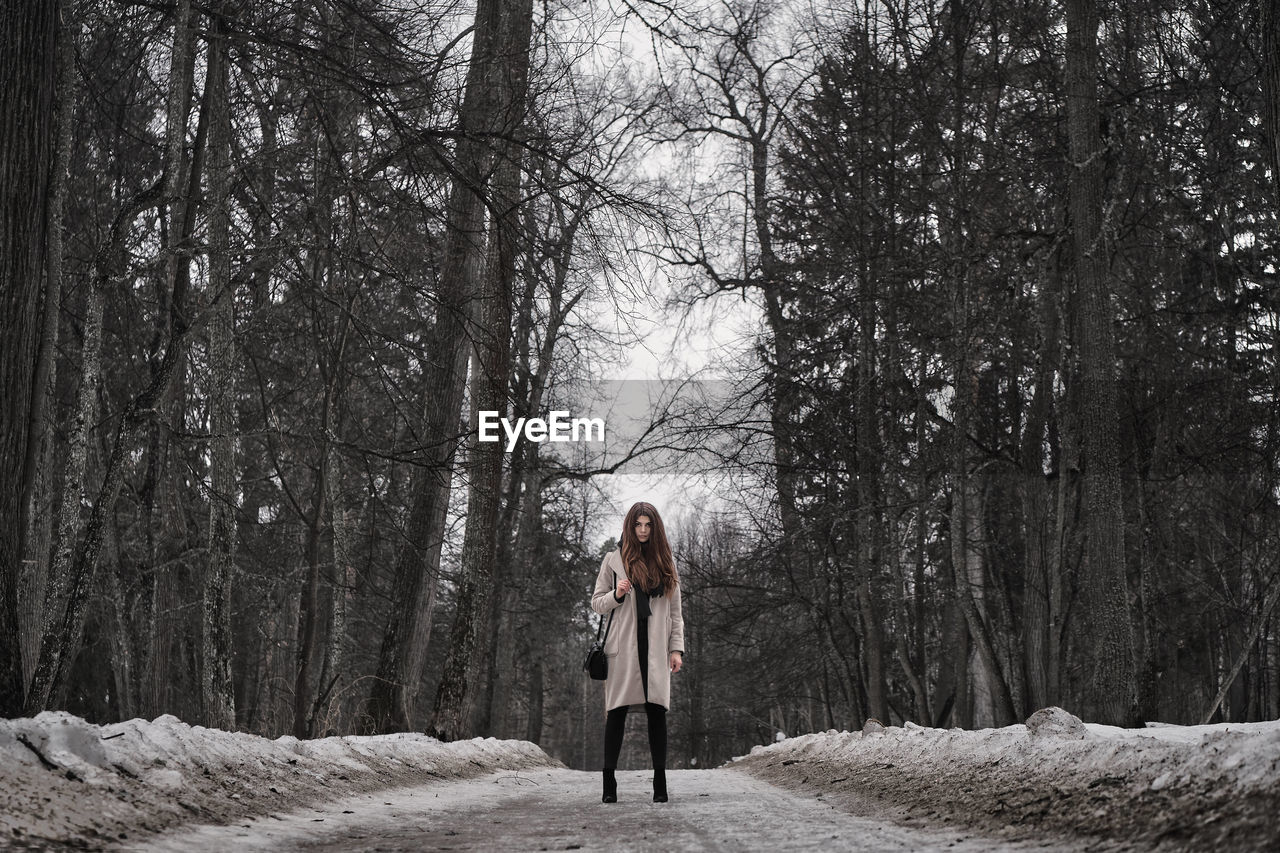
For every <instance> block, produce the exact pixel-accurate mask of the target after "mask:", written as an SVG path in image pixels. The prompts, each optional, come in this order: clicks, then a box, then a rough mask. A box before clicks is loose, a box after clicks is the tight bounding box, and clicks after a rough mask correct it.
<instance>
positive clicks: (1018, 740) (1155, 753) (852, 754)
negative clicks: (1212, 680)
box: [732, 708, 1280, 849]
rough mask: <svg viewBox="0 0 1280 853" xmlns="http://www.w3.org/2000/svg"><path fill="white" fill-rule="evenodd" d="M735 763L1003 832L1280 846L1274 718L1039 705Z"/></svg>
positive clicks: (904, 812) (1279, 731) (890, 810)
mask: <svg viewBox="0 0 1280 853" xmlns="http://www.w3.org/2000/svg"><path fill="white" fill-rule="evenodd" d="M872 728H874V727H872ZM732 766H734V767H735V768H741V769H743V770H746V771H748V772H751V773H754V774H756V775H759V776H762V777H764V778H766V779H768V780H769V781H772V782H774V783H775V784H781V785H784V786H786V787H789V788H792V789H796V790H805V791H808V792H810V793H812V794H815V795H817V796H822V797H829V798H832V800H833V801H836V800H838V801H840V803H841V805H843V806H844V807H848V808H854V809H855V810H856V809H863V810H875V811H879V812H880V813H885V814H888V816H891V817H895V818H896V819H899V820H901V821H903V822H906V823H912V822H918V821H920V820H927V821H932V822H935V823H936V822H939V821H941V822H954V823H956V824H964V825H966V826H971V827H973V828H978V829H982V830H984V831H987V832H996V833H999V834H1001V835H1003V836H1006V837H1009V838H1010V839H1013V838H1028V837H1038V836H1040V835H1042V834H1043V833H1044V832H1046V831H1048V832H1051V833H1060V834H1063V835H1072V836H1079V835H1082V834H1083V835H1089V836H1096V837H1098V838H1106V839H1109V840H1127V841H1142V842H1146V843H1156V844H1159V845H1169V846H1174V847H1182V846H1196V847H1203V846H1229V847H1231V848H1233V849H1252V848H1257V849H1268V848H1269V849H1280V721H1275V722H1268V723H1246V724H1223V725H1212V726H1172V725H1161V724H1151V725H1149V726H1148V727H1147V728H1145V729H1119V728H1115V727H1112V726H1101V725H1095V724H1087V723H1082V722H1081V721H1080V720H1079V719H1077V718H1076V717H1074V716H1072V715H1071V714H1069V713H1067V712H1066V711H1063V710H1062V709H1060V708H1046V709H1044V710H1042V711H1037V712H1036V713H1035V714H1033V715H1032V717H1031V718H1030V719H1029V720H1028V721H1027V724H1026V725H1016V726H1008V727H1006V728H1001V729H984V730H980V731H963V730H960V729H950V730H944V729H931V728H924V727H921V726H917V725H914V724H912V723H907V724H905V725H904V726H902V727H898V726H889V727H887V728H884V729H882V730H881V731H878V732H874V731H870V730H869V731H867V732H866V733H864V732H854V733H850V732H836V731H834V730H833V731H829V732H826V733H825V734H811V735H803V736H800V737H794V738H789V739H787V740H785V741H782V742H781V743H776V744H771V745H769V746H758V747H756V748H755V749H753V750H752V752H751V754H750V755H748V756H744V757H741V758H736V759H734V764H733V765H732Z"/></svg>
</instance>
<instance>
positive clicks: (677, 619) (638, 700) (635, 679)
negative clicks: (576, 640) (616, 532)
mask: <svg viewBox="0 0 1280 853" xmlns="http://www.w3.org/2000/svg"><path fill="white" fill-rule="evenodd" d="M621 546H622V547H621V548H620V549H619V550H617V551H611V552H610V553H609V555H608V556H607V557H605V558H604V562H602V563H601V564H600V573H599V574H598V575H597V576H596V588H595V592H594V593H593V594H592V596H591V609H592V610H594V611H595V612H597V613H599V614H600V615H601V616H604V617H605V618H608V614H610V613H612V614H613V617H612V619H613V621H612V623H611V624H610V626H609V629H608V630H609V636H608V638H607V639H606V640H605V643H604V653H605V657H606V658H607V659H608V661H609V675H608V677H607V678H606V679H605V682H604V706H605V710H606V711H607V712H608V715H607V716H606V718H605V724H604V797H603V798H602V802H606V803H616V802H617V801H618V783H617V780H616V779H615V778H614V771H615V770H617V767H618V755H619V753H621V752H622V732H623V729H624V728H625V726H626V722H627V711H628V709H630V708H637V709H638V708H643V709H644V712H645V716H646V717H647V718H648V723H649V755H650V756H651V757H652V759H653V801H654V802H655V803H665V802H666V801H667V709H668V708H669V707H670V706H671V673H673V672H679V671H680V667H681V666H682V665H683V662H684V616H683V615H682V614H681V612H680V581H679V579H678V578H677V577H676V564H675V561H674V560H673V559H672V558H671V545H670V544H669V543H668V542H667V532H666V530H665V528H663V526H662V517H661V516H659V515H658V511H657V510H656V509H654V508H653V504H648V503H644V502H641V503H637V504H635V505H633V506H632V507H631V509H629V510H628V511H627V517H626V519H625V520H624V521H623V523H622V540H621Z"/></svg>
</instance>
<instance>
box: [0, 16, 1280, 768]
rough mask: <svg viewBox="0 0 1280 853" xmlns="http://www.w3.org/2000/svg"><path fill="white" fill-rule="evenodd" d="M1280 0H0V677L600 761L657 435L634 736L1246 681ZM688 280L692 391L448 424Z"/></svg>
mask: <svg viewBox="0 0 1280 853" xmlns="http://www.w3.org/2000/svg"><path fill="white" fill-rule="evenodd" d="M1278 9H1280V0H1131V2H1119V0H866V2H862V3H852V4H846V3H834V2H833V3H823V2H817V3H797V2H790V0H690V2H679V3H676V2H669V0H587V2H572V3H571V2H566V0H544V2H541V3H534V2H533V0H476V2H474V3H463V2H458V1H457V0H261V2H253V3H250V2H243V0H203V2H192V0H14V2H10V3H6V4H5V5H4V8H3V11H0V32H2V33H3V35H0V55H2V57H3V58H2V59H0V114H2V115H3V116H4V121H5V124H6V127H5V129H4V133H3V136H2V137H0V188H2V189H0V192H2V194H3V204H2V205H0V298H2V299H3V305H2V306H0V324H2V325H3V336H2V338H0V394H2V395H3V402H2V403H0V413H2V414H0V418H2V420H0V482H3V483H4V484H5V488H4V489H3V490H2V494H0V716H5V717H21V716H31V715H34V714H36V713H38V712H40V711H42V710H46V709H65V710H69V711H72V712H74V713H76V714H78V715H81V716H83V717H85V718H86V719H88V720H91V721H95V722H105V721H115V720H126V719H130V718H133V717H146V718H148V719H150V718H154V717H156V716H159V715H162V714H173V715H175V716H177V717H179V718H181V719H183V720H185V721H187V722H190V723H199V724H201V725H205V726H209V727H216V728H222V729H228V730H238V731H245V732H252V733H256V734H262V735H267V736H271V737H276V736H280V735H293V736H296V737H298V738H312V737H319V736H325V735H333V734H339V735H345V734H375V733H387V732H396V731H421V732H426V733H428V734H432V735H434V736H437V737H440V738H441V739H446V740H453V739H458V738H469V737H473V736H495V737H502V738H522V739H528V740H530V741H533V742H535V743H538V744H540V745H542V746H543V747H544V748H545V749H546V750H547V751H548V752H549V753H550V754H552V755H553V756H555V757H556V758H558V759H560V760H561V761H564V762H565V763H566V764H568V765H570V766H573V767H578V768H594V767H596V766H597V762H598V760H599V748H600V747H599V744H600V741H601V732H602V731H603V706H602V703H601V697H600V691H599V685H598V683H596V682H592V681H590V680H589V679H588V678H587V677H586V674H585V673H583V672H582V659H583V656H584V655H585V653H586V650H587V647H588V646H589V644H590V642H591V639H592V637H593V636H594V635H595V633H596V627H597V623H596V621H595V618H594V614H592V613H591V611H590V608H589V595H590V590H591V587H592V584H593V583H594V579H595V575H596V571H597V569H598V568H599V565H600V560H601V557H602V556H603V555H604V554H605V553H606V552H607V551H609V550H611V549H612V548H613V547H614V537H613V536H612V535H604V536H601V535H600V533H599V531H601V530H606V531H612V530H614V529H615V528H616V527H617V526H618V524H619V523H620V521H621V517H622V513H623V512H624V511H625V509H626V507H625V506H623V507H621V508H619V507H617V506H614V505H612V504H611V501H610V497H609V494H610V491H609V490H610V486H609V483H610V482H611V478H614V477H616V476H618V475H628V474H655V475H667V476H677V477H683V478H686V480H677V482H693V481H694V480H696V481H697V482H700V483H703V484H709V486H708V488H710V489H712V490H713V492H714V494H715V496H716V500H715V501H712V502H704V503H702V504H699V505H697V506H695V507H691V508H686V509H685V510H684V511H682V512H679V513H675V512H673V513H672V515H671V516H669V517H667V518H666V519H665V520H666V523H667V527H668V530H669V532H670V534H671V536H672V545H673V548H674V550H675V554H676V560H677V565H678V568H679V571H680V580H681V584H682V587H683V600H684V618H685V626H686V627H685V636H686V639H687V644H688V648H687V649H686V650H685V659H686V666H685V669H684V671H683V672H681V673H680V674H679V675H678V676H676V677H675V679H674V682H675V686H674V690H673V705H672V708H671V732H672V734H671V766H673V767H708V766H714V765H715V764H718V763H720V762H723V761H725V760H726V759H728V758H730V757H731V756H734V755H740V754H743V753H745V752H748V751H749V750H750V749H751V747H752V746H754V745H756V744H759V743H765V742H768V741H771V740H773V739H774V737H775V735H776V734H777V733H778V732H784V733H786V734H788V735H794V734H800V733H804V732H812V731H823V730H827V729H833V728H834V729H854V728H858V727H861V726H862V725H863V723H864V722H865V721H866V720H868V719H870V718H875V719H878V720H880V721H882V722H884V723H886V724H898V725H900V724H902V723H903V722H907V721H911V722H914V723H917V724H919V725H930V726H940V727H963V728H986V727H993V726H1003V725H1008V724H1011V723H1016V722H1021V721H1022V720H1024V719H1025V718H1026V717H1027V716H1028V715H1030V714H1031V713H1032V712H1034V711H1035V710H1037V709H1038V708H1041V707H1045V706H1048V705H1058V706H1061V707H1063V708H1066V709H1067V710H1069V711H1071V712H1072V713H1074V714H1077V715H1079V716H1081V717H1082V718H1084V719H1086V720H1089V721H1096V722H1103V723H1110V724H1114V725H1121V726H1135V725H1140V724H1142V723H1143V722H1144V721H1164V722H1170V723H1200V722H1210V721H1249V720H1263V719H1273V718H1276V717H1280V613H1278V612H1277V610H1276V603H1277V600H1278V599H1280V370H1278V369H1277V364H1276V359H1277V352H1278V349H1277V348H1278V346H1280V287H1278V285H1277V253H1278V252H1280V232H1278V230H1277V216H1278V214H1280V179H1278V176H1280V11H1278ZM724 306H730V308H731V310H732V311H733V312H734V314H733V316H736V317H739V318H740V319H741V329H742V330H741V336H740V337H741V340H740V341H739V344H740V345H738V346H736V347H732V348H724V349H723V351H722V352H719V353H718V354H716V355H715V357H714V358H713V363H712V364H710V365H709V366H708V367H707V370H708V371H709V372H708V373H705V374H699V376H709V377H713V378H714V379H715V380H716V383H717V384H718V385H719V386H720V387H722V388H729V389H731V391H730V393H729V394H728V399H722V400H721V401H720V402H719V403H717V404H713V403H712V402H708V401H707V400H702V401H700V402H695V401H692V400H691V398H689V397H687V396H686V397H682V398H681V400H680V402H679V403H678V404H677V403H673V404H672V406H671V407H668V408H661V409H655V410H654V411H653V412H652V422H651V423H649V424H648V426H647V427H646V428H645V429H641V430H639V431H638V432H637V433H636V437H635V440H634V442H633V443H631V444H629V445H627V446H624V447H622V448H620V449H618V448H615V450H617V451H618V452H616V453H613V454H612V455H611V456H609V458H605V457H604V456H601V455H599V454H597V455H594V456H593V455H591V454H584V453H578V452H576V451H572V450H569V451H566V450H564V449H563V448H560V447H557V446H555V445H551V444H544V443H537V442H532V441H527V440H522V441H520V442H518V443H517V444H516V445H515V447H514V448H513V449H512V450H511V452H507V448H506V445H505V442H498V443H490V442H481V441H479V440H477V429H476V419H477V412H480V411H492V412H498V413H501V414H502V416H504V417H509V418H511V419H512V421H513V422H514V420H515V419H516V418H519V417H544V418H545V417H547V416H548V412H549V411H552V410H555V409H561V408H565V407H566V406H565V404H564V401H565V400H572V399H574V397H573V395H574V394H575V393H577V392H579V391H580V390H581V388H582V387H583V386H590V385H591V384H592V383H596V384H597V385H598V384H599V383H600V382H602V381H605V380H607V379H609V378H610V377H611V376H613V375H614V374H612V373H611V372H610V367H611V366H613V367H616V366H617V365H618V364H620V363H623V362H625V360H626V356H625V353H626V352H627V351H629V350H630V349H632V348H634V347H636V346H638V345H640V343H641V341H640V339H639V338H640V336H639V333H638V332H637V329H638V328H639V326H638V322H639V320H640V319H642V318H647V319H652V320H654V322H656V323H657V324H658V325H659V326H661V327H664V328H666V329H668V330H671V333H672V334H673V335H674V336H675V343H674V345H673V350H679V349H681V348H686V347H691V346H693V345H694V344H695V343H696V341H697V339H698V338H699V336H700V335H701V336H703V337H705V335H706V331H705V329H703V330H701V331H700V330H699V328H698V323H699V321H698V320H697V318H698V317H702V316H705V315H706V312H708V311H715V310H729V309H725V308H724ZM665 358H666V360H667V361H670V362H671V363H673V364H674V363H676V362H677V361H678V359H677V358H676V357H675V355H673V354H668V355H667V356H665ZM653 378H654V379H655V380H656V379H657V378H658V377H653ZM665 378H671V377H665ZM697 378H698V377H695V379H697ZM676 379H677V381H678V380H679V377H677V378H676ZM575 389H577V391H575ZM722 396H723V395H722ZM676 408H679V409H680V410H679V411H676ZM632 740H633V741H636V740H637V739H634V738H633V739H632ZM635 748H636V749H639V748H640V747H639V746H638V745H637V746H636V747H635ZM638 754H639V753H637V755H638Z"/></svg>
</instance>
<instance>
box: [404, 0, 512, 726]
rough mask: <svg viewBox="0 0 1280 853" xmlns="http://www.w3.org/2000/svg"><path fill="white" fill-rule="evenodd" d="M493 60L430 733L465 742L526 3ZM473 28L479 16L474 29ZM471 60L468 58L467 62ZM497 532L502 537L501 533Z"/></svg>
mask: <svg viewBox="0 0 1280 853" xmlns="http://www.w3.org/2000/svg"><path fill="white" fill-rule="evenodd" d="M488 21H489V22H490V25H491V26H493V27H494V33H493V42H492V44H493V46H494V49H495V52H494V56H495V58H496V59H497V61H496V62H495V63H494V65H493V66H492V73H493V74H494V78H493V79H492V80H491V81H490V85H491V86H493V88H494V91H495V98H494V101H493V103H492V104H491V105H490V108H491V109H492V111H493V112H492V114H491V115H490V116H487V117H486V123H487V124H489V126H491V127H494V128H495V129H496V130H497V133H498V136H499V138H498V140H495V142H493V143H491V144H492V146H493V148H494V154H495V156H494V160H493V170H492V174H491V176H490V191H489V192H488V194H487V195H488V204H489V207H490V223H489V229H488V252H487V257H486V258H485V267H484V271H483V274H482V276H481V279H480V281H479V283H478V284H479V286H478V287H477V288H476V295H475V308H474V311H475V315H474V316H475V320H476V322H475V325H474V326H473V328H474V332H473V334H472V336H471V340H472V346H473V347H474V351H473V355H472V358H471V365H472V376H473V377H474V380H473V382H474V386H473V391H472V395H471V400H472V402H471V430H470V431H469V438H468V443H467V468H468V473H469V474H470V480H469V493H468V496H467V527H466V532H465V533H464V535H463V542H462V566H461V578H460V581H459V585H458V605H457V611H456V613H455V614H454V623H453V628H452V630H451V632H450V635H449V648H448V651H447V653H446V656H445V663H444V673H443V675H442V676H441V678H440V684H439V686H438V687H437V689H436V700H435V707H434V708H433V709H432V713H431V722H430V724H429V726H428V733H429V734H432V735H433V736H435V737H438V738H440V739H441V740H453V739H455V738H457V737H460V736H462V734H463V732H462V725H463V715H464V711H465V709H466V700H467V693H468V691H469V690H470V689H471V688H472V683H471V682H472V672H473V671H474V661H475V655H476V652H477V646H478V642H477V641H478V637H479V630H480V626H481V625H482V624H483V621H484V613H485V611H486V610H487V609H488V605H489V597H490V596H491V595H492V594H493V591H492V583H491V580H492V575H493V562H494V558H495V556H496V551H497V537H498V535H499V531H498V529H497V521H498V506H499V502H500V498H501V492H502V468H503V456H504V452H503V446H502V444H501V443H500V442H485V443H481V442H480V441H479V440H478V439H479V433H478V430H477V427H478V413H479V412H482V411H493V412H498V413H499V416H501V417H505V416H506V413H507V385H508V381H509V377H510V372H511V317H512V289H513V288H512V285H513V281H514V278H515V264H516V254H517V251H518V247H517V242H516V241H517V237H518V234H519V232H520V189H521V178H520V175H521V162H522V160H523V153H524V146H523V143H522V135H523V132H524V124H525V116H526V111H527V106H526V105H527V99H528V94H529V55H530V38H531V37H532V32H533V3H532V2H530V0H520V2H519V3H502V4H499V9H498V10H496V14H494V15H493V16H492V17H491V18H489V19H488ZM479 25H480V19H479V12H477V33H476V35H475V38H477V39H479V38H481V34H480V32H479V31H478V28H479ZM473 61H474V60H473ZM503 535H506V534H505V532H504V533H503Z"/></svg>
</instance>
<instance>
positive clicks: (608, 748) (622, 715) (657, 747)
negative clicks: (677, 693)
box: [604, 702, 667, 770]
mask: <svg viewBox="0 0 1280 853" xmlns="http://www.w3.org/2000/svg"><path fill="white" fill-rule="evenodd" d="M627 708H628V706H627V705H623V706H621V707H618V708H614V709H613V710H612V711H610V712H609V713H608V715H607V716H605V718H604V769H605V770H617V769H618V756H619V755H621V754H622V732H623V731H624V730H625V729H626V727H627ZM644 713H645V717H647V718H648V719H647V721H648V723H649V758H650V759H652V761H653V769H654V770H665V769H666V767H667V709H666V708H664V707H662V706H661V705H655V704H654V703H653V702H645V703H644Z"/></svg>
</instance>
